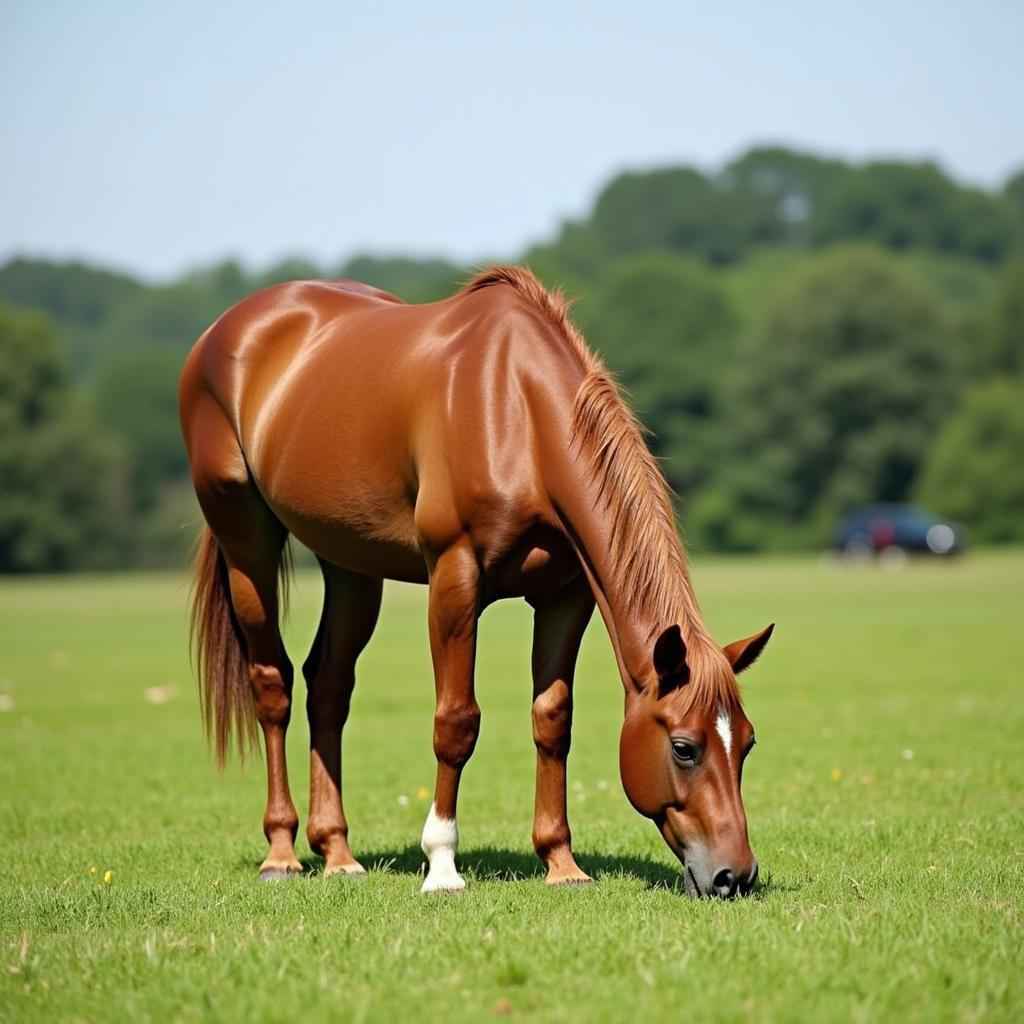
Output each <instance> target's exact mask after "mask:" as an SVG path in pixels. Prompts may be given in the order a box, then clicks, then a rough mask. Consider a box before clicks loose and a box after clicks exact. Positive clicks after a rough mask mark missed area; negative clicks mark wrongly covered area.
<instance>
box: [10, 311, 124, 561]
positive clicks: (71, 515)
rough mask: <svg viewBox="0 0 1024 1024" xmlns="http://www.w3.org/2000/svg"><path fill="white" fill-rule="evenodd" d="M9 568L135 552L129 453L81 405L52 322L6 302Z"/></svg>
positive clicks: (103, 558)
mask: <svg viewBox="0 0 1024 1024" xmlns="http://www.w3.org/2000/svg"><path fill="white" fill-rule="evenodd" d="M0 495H2V500H0V572H32V571H42V570H47V571H55V570H64V569H76V568H99V567H105V566H109V565H113V564H116V563H118V562H123V561H125V560H126V558H127V556H128V555H129V553H130V541H129V540H128V538H129V537H130V523H129V521H128V519H127V512H126V502H125V487H124V456H123V453H122V451H121V449H120V447H119V445H118V444H117V442H116V441H115V440H114V439H112V438H111V437H109V436H108V435H106V434H104V433H102V432H101V431H100V430H98V429H97V427H96V426H95V424H94V423H93V422H92V421H91V420H90V419H89V418H88V417H87V416H86V415H85V414H84V413H83V412H82V411H81V410H80V409H78V408H77V407H76V405H75V403H74V400H73V396H72V395H71V393H70V391H69V388H68V382H67V371H66V368H65V366H64V364H63V361H62V357H61V353H60V352H59V350H58V348H57V345H56V342H55V340H54V338H53V334H52V331H51V330H50V329H49V327H48V325H47V324H46V321H45V320H44V319H42V317H41V316H39V315H38V314H35V313H23V312H17V311H14V310H10V309H8V308H6V307H0Z"/></svg>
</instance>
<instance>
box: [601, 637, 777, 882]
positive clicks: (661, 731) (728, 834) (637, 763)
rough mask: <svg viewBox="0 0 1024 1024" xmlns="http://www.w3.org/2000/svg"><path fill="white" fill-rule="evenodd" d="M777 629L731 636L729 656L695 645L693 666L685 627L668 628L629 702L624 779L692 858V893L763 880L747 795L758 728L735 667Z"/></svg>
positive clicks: (687, 862) (633, 798)
mask: <svg viewBox="0 0 1024 1024" xmlns="http://www.w3.org/2000/svg"><path fill="white" fill-rule="evenodd" d="M772 628H773V627H772V626H769V627H768V628H767V629H765V630H763V631H762V632H761V633H758V634H756V635H754V636H752V637H748V638H747V639H746V640H738V641H736V643H733V644H730V645H729V646H728V647H726V648H724V649H723V652H722V653H723V654H724V655H725V657H724V659H723V658H721V657H719V656H718V653H717V651H714V652H712V653H713V654H714V657H711V658H709V657H707V652H701V653H703V654H704V656H703V657H699V656H697V652H694V657H693V658H692V659H691V660H692V662H693V664H692V666H691V664H690V663H689V662H688V658H687V649H686V645H685V644H684V642H683V638H682V634H681V633H680V630H679V627H678V626H671V627H669V628H668V629H666V630H665V632H664V633H662V634H661V636H660V637H659V638H658V640H657V642H656V644H655V646H654V656H653V667H654V674H653V676H652V679H651V681H650V683H649V685H647V686H645V687H644V688H643V689H642V690H641V691H640V692H639V693H637V694H636V695H635V696H634V697H633V698H632V699H631V700H630V701H629V702H628V703H627V707H626V720H625V722H624V723H623V726H622V739H621V743H620V746H619V766H620V771H621V774H622V785H623V788H624V789H625V791H626V796H627V797H629V801H630V803H631V804H632V805H633V806H634V807H635V808H636V809H637V810H638V811H639V812H640V813H641V814H643V815H645V816H646V817H648V818H651V819H652V820H653V821H654V823H655V824H656V825H657V826H658V830H659V831H660V832H661V834H662V836H663V838H664V839H665V842H666V843H668V845H669V847H670V848H671V849H672V852H673V853H674V854H675V855H676V856H677V857H678V858H679V860H680V861H681V862H682V863H683V870H684V877H685V884H686V890H687V892H689V893H690V895H691V896H725V897H731V896H735V895H737V894H738V893H739V894H745V893H747V892H749V891H750V890H751V889H752V888H753V885H754V882H755V881H756V880H757V860H756V859H755V857H754V854H753V851H752V850H751V849H750V842H749V840H748V838H747V819H746V815H745V814H744V811H743V800H742V798H741V797H740V781H741V778H742V775H743V761H744V759H745V758H746V756H747V754H748V753H749V752H750V748H751V747H752V746H753V745H754V729H753V726H751V724H750V722H749V721H748V719H747V716H746V715H745V714H744V713H743V709H742V707H741V706H740V702H739V699H738V697H737V691H736V687H735V682H734V681H733V679H732V675H733V674H735V673H739V672H742V671H743V669H745V668H746V667H747V666H748V665H750V664H751V663H752V662H753V661H754V660H755V659H756V658H757V656H758V655H759V654H760V653H761V651H762V650H763V649H764V646H765V644H766V643H767V642H768V638H769V637H770V636H771V633H772ZM707 673H710V674H715V673H717V674H718V678H717V679H709V678H707V677H705V676H704V675H703V674H707ZM721 673H725V674H726V677H725V679H724V680H723V679H722V677H721ZM723 682H724V684H725V685H722V684H723Z"/></svg>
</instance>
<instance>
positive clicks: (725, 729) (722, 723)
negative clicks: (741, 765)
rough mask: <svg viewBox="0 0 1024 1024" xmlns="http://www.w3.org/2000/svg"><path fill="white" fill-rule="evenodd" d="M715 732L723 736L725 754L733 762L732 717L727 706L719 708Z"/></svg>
mask: <svg viewBox="0 0 1024 1024" xmlns="http://www.w3.org/2000/svg"><path fill="white" fill-rule="evenodd" d="M715 732H717V733H718V735H719V736H721V737H722V746H723V747H725V756H726V758H727V759H728V761H729V762H730V763H732V719H731V718H730V717H729V715H728V713H727V712H726V710H725V708H722V707H720V708H719V709H718V718H717V719H716V720H715Z"/></svg>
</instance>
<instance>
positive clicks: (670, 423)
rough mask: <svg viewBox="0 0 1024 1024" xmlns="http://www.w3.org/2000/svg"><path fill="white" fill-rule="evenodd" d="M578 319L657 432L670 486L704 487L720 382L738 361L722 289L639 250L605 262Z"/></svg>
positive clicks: (690, 267)
mask: <svg viewBox="0 0 1024 1024" xmlns="http://www.w3.org/2000/svg"><path fill="white" fill-rule="evenodd" d="M580 320H581V321H582V323H583V326H584V328H585V331H586V335H587V338H588V339H589V340H590V342H591V344H593V345H594V346H595V347H596V348H597V349H598V350H600V351H601V352H602V353H605V354H606V356H607V359H608V361H609V362H610V364H611V365H613V366H614V367H615V368H616V370H617V371H618V372H619V375H620V380H621V381H622V383H623V384H624V385H625V386H626V389H627V390H628V392H629V393H630V395H631V396H632V398H633V401H634V403H635V405H636V407H637V410H638V412H639V413H640V415H641V416H642V418H643V419H644V422H645V423H647V424H649V425H650V427H651V429H652V430H653V431H654V433H653V435H652V437H651V446H652V448H653V449H654V451H655V453H656V454H658V455H661V456H667V457H668V458H667V461H666V463H665V468H666V470H667V472H668V475H669V476H670V478H671V481H672V483H673V484H674V486H675V487H676V488H677V489H678V490H679V491H680V492H681V493H689V492H690V490H691V489H693V488H697V487H700V486H701V485H702V484H703V483H704V482H705V481H706V480H707V479H708V477H709V476H710V474H711V472H712V470H713V466H714V455H715V448H716V445H715V442H714V434H715V430H716V421H717V420H718V418H719V417H720V416H722V415H723V412H724V409H723V407H722V401H721V399H722V394H721V392H722V382H723V380H724V378H725V375H726V373H727V371H728V368H729V366H730V364H731V362H732V361H733V359H734V358H735V342H736V331H737V326H738V325H737V320H736V316H735V313H734V312H733V309H732V305H731V303H730V301H729V298H728V296H727V294H726V292H725V290H724V289H723V288H722V285H721V284H720V283H719V282H718V281H716V279H715V277H714V275H713V274H712V273H711V272H710V271H708V270H707V269H706V268H705V267H702V266H700V265H699V264H697V263H695V262H692V261H688V260H683V259H681V258H680V257H678V256H673V255H671V254H666V253H650V252H648V253H638V254H636V255H634V256H627V257H625V258H624V259H622V260H619V261H618V262H615V263H612V264H610V265H609V266H608V268H607V270H606V271H605V273H604V274H603V275H602V277H601V278H600V279H599V281H598V286H597V288H596V290H595V293H594V296H593V298H592V299H591V300H589V301H584V302H583V303H581V307H580Z"/></svg>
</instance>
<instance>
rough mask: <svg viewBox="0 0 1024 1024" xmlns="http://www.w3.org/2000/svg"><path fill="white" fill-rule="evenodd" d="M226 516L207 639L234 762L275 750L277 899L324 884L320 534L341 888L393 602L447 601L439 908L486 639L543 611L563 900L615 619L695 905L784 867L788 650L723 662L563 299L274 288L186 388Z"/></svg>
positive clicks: (206, 504)
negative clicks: (604, 649) (573, 780)
mask: <svg viewBox="0 0 1024 1024" xmlns="http://www.w3.org/2000/svg"><path fill="white" fill-rule="evenodd" d="M180 407H181V420H182V427H183V430H184V434H185V440H186V444H187V447H188V454H189V460H190V463H191V468H192V478H193V481H194V484H195V489H196V493H197V494H198V497H199V502H200V505H201V507H202V510H203V514H204V516H205V518H206V522H207V524H208V525H207V528H206V529H205V530H204V532H203V536H202V538H201V542H200V551H199V556H198V559H197V566H196V581H195V591H194V608H193V625H194V634H193V635H194V641H195V645H196V653H197V656H198V662H199V670H200V680H201V693H202V695H203V702H204V711H205V716H206V723H207V729H208V732H209V733H211V734H212V736H213V737H214V740H215V742H216V748H217V753H218V757H219V759H220V760H221V761H222V760H223V758H224V756H225V753H226V750H227V748H228V747H229V745H230V744H231V742H232V739H233V738H234V739H235V740H236V741H237V743H238V744H239V745H240V746H242V747H244V746H245V745H246V743H247V742H248V741H250V740H252V739H253V738H254V737H255V728H256V724H257V723H258V724H259V727H260V729H262V732H263V739H264V743H265V746H266V755H267V776H268V790H269V793H268V799H267V809H266V813H265V815H264V818H263V829H264V832H265V834H266V837H267V840H268V841H269V844H270V850H269V853H268V855H267V858H266V860H265V861H264V862H263V865H262V867H261V876H262V877H264V878H277V877H283V876H287V875H289V874H291V873H298V872H300V871H301V870H302V867H301V865H300V864H299V861H298V860H297V859H296V857H295V851H294V845H293V844H294V840H295V835H296V831H297V829H298V815H297V813H296V810H295V805H294V804H293V803H292V798H291V794H290V792H289V788H288V774H287V769H286V765H285V731H286V729H287V728H288V721H289V718H290V716H291V708H292V675H293V673H292V666H291V663H290V662H289V660H288V657H287V655H286V654H285V650H284V647H283V644H282V641H281V634H280V632H279V629H278V609H279V603H280V599H279V592H278V586H279V571H280V569H281V566H282V564H283V561H284V552H285V542H286V539H287V537H288V535H289V534H293V535H294V536H295V537H297V538H298V539H299V540H300V541H301V542H302V543H303V544H304V545H306V546H307V547H308V548H310V549H311V550H312V551H313V552H314V553H315V554H316V555H317V557H318V559H319V561H320V565H321V567H322V570H323V577H324V584H325V598H324V607H323V614H322V617H321V620H320V627H319V630H318V632H317V636H316V639H315V641H314V643H313V648H312V650H311V651H310V654H309V657H308V658H307V659H306V661H305V663H304V665H303V674H304V675H305V678H306V682H307V686H308V691H307V699H306V710H307V713H308V716H309V725H310V743H311V777H310V797H309V805H310V806H309V822H308V825H307V835H308V838H309V842H310V845H311V846H312V848H313V849H314V850H315V851H317V852H318V853H320V854H322V855H323V857H324V859H325V874H328V875H330V874H336V873H344V874H347V875H355V874H362V873H363V867H362V866H361V865H360V864H359V862H358V861H357V860H356V859H355V857H354V856H353V855H352V852H351V850H350V849H349V844H348V823H347V822H346V819H345V812H344V810H343V808H342V799H341V792H342V787H341V733H342V729H343V727H344V725H345V720H346V717H347V715H348V710H349V702H350V699H351V696H352V689H353V686H354V683H355V663H356V659H357V658H358V657H359V654H360V652H361V651H362V649H363V647H364V646H365V645H366V643H367V641H368V640H369V639H370V635H371V634H372V632H373V629H374V625H375V624H376V620H377V613H378V610H379V607H380V598H381V587H382V580H384V579H393V580H406V581H412V582H416V583H428V584H429V613H428V619H429V630H430V648H431V654H432V658H433V666H434V680H435V689H436V699H437V704H436V712H435V715H434V751H435V754H436V757H437V781H436V786H435V790H434V802H433V805H432V807H431V809H430V813H429V816H428V818H427V822H426V825H425V827H424V831H423V840H422V843H423V850H424V852H425V854H426V856H427V858H428V861H429V867H428V872H427V876H426V880H425V882H424V884H423V890H424V891H425V892H435V891H452V890H458V889H461V888H463V886H464V882H463V880H462V878H461V877H460V876H459V874H458V872H457V870H456V867H455V852H456V847H457V845H458V831H457V828H456V801H457V798H458V789H459V778H460V776H461V774H462V770H463V767H464V766H465V764H466V762H467V761H468V760H469V758H470V756H471V755H472V753H473V747H474V745H475V744H476V739H477V734H478V731H479V728H480V708H479V706H478V705H477V701H476V696H475V691H474V656H475V648H476V634H477V619H478V617H479V616H480V614H481V611H482V610H483V609H484V608H485V607H486V606H487V605H488V604H490V603H491V602H493V601H496V600H498V599H499V598H505V597H517V596H518V597H524V598H525V599H526V600H527V601H528V602H529V603H530V604H531V605H532V606H533V609H534V632H533V736H534V741H535V743H536V747H537V787H536V806H535V811H534V822H533V844H534V847H535V848H536V850H537V853H538V855H539V856H540V858H541V860H542V861H543V862H544V864H545V865H546V867H547V880H548V882H550V883H552V884H561V883H583V882H587V881H589V878H588V876H587V875H586V874H585V873H584V872H583V871H582V870H581V869H580V868H579V866H578V865H577V863H576V860H575V857H574V856H573V852H572V846H571V840H570V832H569V823H568V820H567V817H566V794H565V787H566V758H567V756H568V753H569V738H570V729H571V719H572V687H573V674H574V669H575V663H576V657H577V653H578V651H579V646H580V641H581V639H582V637H583V632H584V629H585V628H586V626H587V622H588V620H589V619H590V616H591V612H592V611H593V607H594V603H595V601H596V603H597V605H598V607H599V609H600V611H601V615H602V617H603V618H604V622H605V625H606V626H607V629H608V633H609V636H610V638H611V642H612V647H613V649H614V651H615V657H616V661H617V663H618V668H619V672H620V674H621V677H622V681H623V684H624V687H625V698H626V699H625V723H624V725H623V729H622V739H621V745H620V763H621V775H622V783H623V786H624V788H625V791H626V795H627V796H628V798H629V800H630V801H631V803H632V804H633V806H634V807H635V808H636V809H637V810H638V811H639V812H640V813H641V814H643V815H645V816H647V817H649V818H651V819H652V820H653V821H654V822H655V824H656V825H657V827H658V830H659V831H660V832H661V834H662V836H663V837H664V839H665V841H666V843H668V845H669V847H670V848H671V849H672V851H673V853H675V854H676V856H677V857H678V858H679V859H680V861H681V862H682V863H683V865H684V869H685V870H684V877H685V882H686V889H687V891H688V892H690V893H691V894H695V895H697V894H701V895H714V894H718V895H722V896H733V895H735V894H737V893H744V892H747V891H748V890H749V889H750V888H751V886H752V885H753V884H754V881H755V879H756V876H757V862H756V860H755V859H754V855H753V853H752V852H751V849H750V845H749V842H748V838H747V823H746V818H745V815H744V810H743V804H742V801H741V798H740V777H741V772H742V766H743V760H744V758H745V757H746V755H747V753H748V751H749V750H750V747H751V746H752V744H753V742H754V733H753V729H752V728H751V725H750V722H749V721H748V720H747V718H746V716H745V715H744V713H743V709H742V706H741V703H740V695H739V691H738V689H737V685H736V679H735V674H736V673H738V672H740V671H741V670H742V669H744V668H746V667H747V666H748V665H749V664H750V663H751V662H752V661H754V659H755V658H756V657H757V656H758V654H759V653H760V651H761V649H762V648H763V647H764V645H765V643H766V642H767V640H768V637H769V635H770V633H771V627H770V626H769V627H768V628H767V629H766V630H764V631H763V632H761V633H759V634H757V635H755V636H752V637H749V638H748V639H746V640H740V641H737V642H736V643H733V644H730V645H729V646H728V647H726V648H724V649H723V648H721V647H719V646H718V645H717V644H715V642H714V641H713V640H712V638H711V636H710V634H709V633H708V630H707V629H706V627H705V625H704V623H703V621H702V619H701V615H700V611H699V609H698V606H697V602H696V600H695V598H694V594H693V589H692V587H691V584H690V579H689V576H688V574H687V569H686V564H685V561H684V556H683V551H682V547H681V545H680V541H679V538H678V535H677V532H676V528H675V522H674V519H673V514H672V508H671V504H670V501H669V498H668V494H667V490H666V485H665V481H664V479H663V477H662V475H661V473H660V471H659V469H658V466H657V463H656V462H655V460H654V459H653V458H652V456H651V455H650V453H649V452H648V450H647V447H646V446H645V444H644V441H643V438H642V435H641V428H640V427H639V425H638V423H637V421H636V420H635V419H634V417H633V415H632V414H631V413H630V411H629V410H628V408H627V407H626V405H625V404H624V403H623V401H622V399H621V398H620V396H619V394H618V391H617V390H616V387H615V385H614V383H613V382H612V379H611V378H610V376H609V374H608V373H607V372H606V370H605V369H604V367H603V365H602V363H601V361H600V360H599V359H598V358H597V356H596V355H595V354H594V353H593V352H592V351H591V350H590V349H589V348H588V347H587V345H586V343H585V342H584V340H583V338H582V337H581V336H580V335H579V334H578V333H577V331H576V330H575V328H574V327H573V326H572V324H571V322H570V321H569V318H568V313H567V306H566V304H565V302H564V301H563V300H562V299H561V297H560V296H559V295H557V294H552V293H550V292H548V291H546V290H545V289H544V288H543V287H542V286H541V285H540V283H539V282H538V281H537V280H536V278H534V277H533V276H532V275H531V274H530V273H529V271H527V270H523V269H520V268H515V267H495V268H493V269H491V270H489V271H487V272H486V273H483V274H480V275H479V276H477V277H476V278H475V279H474V280H473V281H471V282H470V283H469V284H468V285H467V286H466V287H465V288H463V289H462V290H461V291H460V292H459V293H458V294H456V295H454V296H452V297H451V298H448V299H445V300H443V301H441V302H435V303H429V304H426V305H419V306H413V305H406V304H405V303H403V302H401V301H400V300H399V299H396V298H395V297H394V296H392V295H388V294H386V293H384V292H380V291H377V290H376V289H373V288H370V287H369V286H367V285H362V284H358V283H356V282H352V281H335V282H312V281H305V282H294V283H291V284H284V285H279V286H276V287H273V288H268V289H266V290H265V291H261V292H259V293H257V294H255V295H252V296H250V297H249V298H247V299H245V300H243V301H242V302H240V303H239V304H238V305H236V306H234V307H233V308H232V309H230V310H229V311H228V312H227V313H225V314H224V315H223V316H222V317H221V318H220V319H219V320H218V321H217V322H216V323H215V324H214V325H213V326H212V327H211V328H210V329H209V330H208V331H207V332H206V333H205V334H204V335H203V337H202V338H201V339H200V340H199V342H198V343H197V344H196V346H195V348H194V349H193V351H192V353H191V355H190V356H189V359H188V362H187V363H186V366H185V369H184V372H183V375H182V380H181V393H180Z"/></svg>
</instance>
